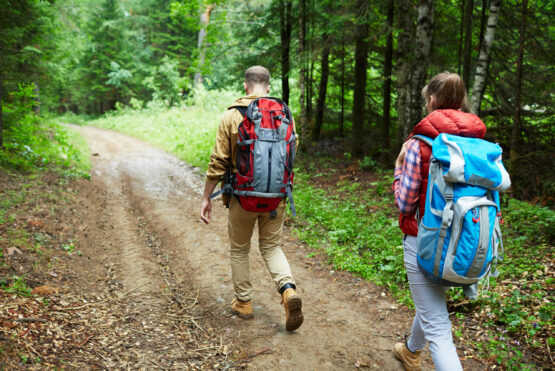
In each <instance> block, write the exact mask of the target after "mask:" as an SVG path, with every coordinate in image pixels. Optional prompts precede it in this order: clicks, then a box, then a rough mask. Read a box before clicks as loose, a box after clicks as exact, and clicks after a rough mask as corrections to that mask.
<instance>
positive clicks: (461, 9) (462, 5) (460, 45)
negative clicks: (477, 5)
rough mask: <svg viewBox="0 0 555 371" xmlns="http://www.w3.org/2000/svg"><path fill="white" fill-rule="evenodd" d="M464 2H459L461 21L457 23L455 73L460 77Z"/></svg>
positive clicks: (464, 0)
mask: <svg viewBox="0 0 555 371" xmlns="http://www.w3.org/2000/svg"><path fill="white" fill-rule="evenodd" d="M465 5H466V0H461V2H460V14H461V20H460V22H459V45H458V49H457V66H458V68H457V73H458V74H459V75H462V54H463V40H464V14H465V13H464V9H465V8H466V6H465Z"/></svg>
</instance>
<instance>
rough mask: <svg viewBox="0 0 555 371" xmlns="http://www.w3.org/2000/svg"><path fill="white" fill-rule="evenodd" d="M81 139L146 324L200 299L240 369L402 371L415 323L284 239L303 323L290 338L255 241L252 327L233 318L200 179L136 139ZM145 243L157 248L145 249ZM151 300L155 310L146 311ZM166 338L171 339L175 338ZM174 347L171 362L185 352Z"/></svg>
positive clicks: (219, 243)
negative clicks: (397, 350)
mask: <svg viewBox="0 0 555 371" xmlns="http://www.w3.org/2000/svg"><path fill="white" fill-rule="evenodd" d="M78 130H80V131H81V132H82V133H83V134H84V135H85V137H86V138H87V139H88V141H89V143H90V145H91V147H92V148H93V153H98V156H96V159H95V161H94V171H93V178H100V179H101V183H102V184H103V187H105V189H106V190H107V191H108V192H109V193H110V197H113V198H115V201H113V202H108V206H107V208H109V209H110V214H111V217H110V220H111V221H112V223H113V224H114V233H115V234H117V235H118V239H117V240H118V244H119V246H118V247H117V248H118V250H119V251H120V253H119V256H118V257H117V260H118V264H119V265H118V267H119V269H118V272H117V273H118V275H120V276H121V277H122V281H123V282H124V286H125V289H127V290H129V289H131V290H133V289H136V290H143V291H142V292H144V294H145V295H141V297H142V298H141V300H142V306H143V308H144V312H143V313H142V314H141V316H146V317H148V316H149V315H150V314H151V312H156V313H157V315H159V316H160V315H161V316H163V313H164V311H165V307H164V306H166V307H168V306H170V305H171V304H172V303H174V304H175V302H176V301H180V300H181V299H180V298H182V297H190V296H191V295H190V293H191V292H197V290H198V296H197V297H196V299H195V300H196V301H198V304H197V308H196V309H197V310H198V315H199V316H205V317H206V318H211V320H212V321H215V322H214V323H215V324H214V328H213V329H211V330H212V332H215V333H217V334H219V336H221V337H222V341H223V342H224V343H225V342H226V341H233V342H234V346H233V347H234V349H236V350H238V353H236V354H235V358H234V361H235V362H236V363H235V366H237V365H238V364H240V362H241V360H243V362H245V361H244V360H247V361H248V367H249V368H253V369H270V370H277V369H294V370H335V369H355V368H358V367H368V368H370V369H383V370H397V369H400V368H401V365H400V363H399V362H397V361H396V360H395V359H394V357H393V354H392V352H391V349H392V347H393V344H394V343H395V341H396V340H397V339H399V338H400V337H401V334H404V333H405V332H407V331H408V330H409V328H410V327H409V326H410V320H411V314H410V313H409V312H408V311H407V310H406V309H400V308H398V305H397V304H396V303H395V302H394V301H392V300H391V299H389V298H388V297H387V296H385V295H384V294H383V293H382V290H381V289H380V288H379V287H376V286H375V285H373V284H370V283H368V282H365V281H363V280H361V279H359V278H356V277H352V276H351V275H350V274H348V273H345V272H333V271H330V268H329V266H327V265H326V264H322V263H321V262H318V261H315V260H311V259H307V258H306V253H307V252H306V250H305V249H304V248H303V247H302V246H299V244H298V242H297V241H296V240H295V239H294V238H291V237H290V236H289V234H288V233H285V234H284V241H282V242H283V245H284V251H285V253H286V255H287V256H288V259H289V261H290V263H291V266H292V270H293V274H294V276H295V279H296V280H297V283H298V286H299V291H300V294H301V295H302V298H303V312H304V314H305V323H304V324H303V325H302V326H301V328H300V329H299V330H297V331H295V332H293V333H289V332H287V331H285V328H284V317H285V315H284V311H283V307H282V306H281V304H280V296H279V294H278V293H277V291H276V289H275V286H274V284H273V282H272V281H271V279H270V277H269V274H268V272H267V269H266V267H265V265H264V263H263V261H262V258H261V256H260V253H259V252H258V244H257V241H256V240H257V239H256V238H254V239H253V244H252V248H251V249H252V253H251V261H250V263H251V280H252V282H253V285H254V300H253V304H254V313H255V318H254V319H253V320H250V321H245V320H242V319H239V318H238V317H236V316H234V315H232V314H231V313H230V311H229V302H230V301H231V299H232V297H233V287H232V282H231V274H230V267H229V253H228V243H229V242H228V237H227V212H226V210H225V209H224V208H223V207H222V206H221V205H220V203H219V202H218V201H217V200H216V201H215V202H214V203H213V221H212V223H211V224H210V225H209V226H206V225H204V224H203V223H202V222H201V221H200V219H199V217H198V213H199V207H200V193H201V190H202V185H203V184H202V178H201V177H200V176H199V175H198V174H196V173H195V172H194V170H193V169H192V168H191V167H190V166H188V165H186V164H185V163H183V162H181V161H179V160H177V159H175V158H174V157H172V156H170V155H168V154H166V153H164V152H163V151H161V150H158V149H156V148H154V147H152V146H149V145H148V144H145V143H143V142H141V141H139V140H136V139H133V138H130V137H127V136H125V135H122V134H118V133H114V132H110V131H107V130H103V129H98V128H93V127H84V128H79V129H78ZM254 235H255V236H256V235H257V231H256V230H255V232H254ZM148 239H150V241H151V242H150V245H153V246H154V247H155V248H153V246H148V245H149V243H148V242H146V243H145V240H148ZM152 241H154V242H152ZM161 287H167V289H168V290H170V291H171V297H172V298H171V300H169V299H168V298H167V297H164V296H163V295H157V294H156V292H159V291H160V288H161ZM149 296H152V298H151V299H148V297H149ZM149 300H154V301H153V303H154V302H156V303H157V304H156V305H153V306H152V308H149ZM167 330H168V333H173V334H175V329H173V330H172V329H167ZM172 331H173V332H172ZM149 335H150V336H156V333H155V332H153V333H149ZM166 346H167V347H170V348H171V347H172V345H171V344H166ZM173 347H175V349H172V350H171V351H172V352H173V353H172V354H178V353H179V352H183V351H184V349H179V348H178V347H177V346H175V345H173ZM185 349H186V347H185ZM261 350H264V352H261ZM176 357H177V356H176ZM155 359H156V357H155ZM429 365H430V364H429V363H428V366H429ZM425 369H426V368H425ZM428 369H429V368H428Z"/></svg>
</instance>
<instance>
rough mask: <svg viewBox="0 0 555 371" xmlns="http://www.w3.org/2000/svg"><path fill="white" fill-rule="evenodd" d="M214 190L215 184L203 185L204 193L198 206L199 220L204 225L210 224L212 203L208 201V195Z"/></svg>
mask: <svg viewBox="0 0 555 371" xmlns="http://www.w3.org/2000/svg"><path fill="white" fill-rule="evenodd" d="M215 188H216V184H215V183H208V182H206V183H205V184H204V192H203V193H202V204H201V205H200V218H201V219H202V221H203V222H205V223H206V224H210V218H211V217H212V201H210V195H211V194H212V193H214V189H215Z"/></svg>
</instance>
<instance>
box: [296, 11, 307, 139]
mask: <svg viewBox="0 0 555 371" xmlns="http://www.w3.org/2000/svg"><path fill="white" fill-rule="evenodd" d="M299 8H300V9H299V54H300V57H301V58H300V59H301V68H300V71H299V91H300V96H299V105H300V109H301V115H300V117H299V122H298V123H297V131H298V132H299V133H302V132H303V130H304V129H305V125H306V105H305V94H306V87H305V84H306V82H305V77H306V56H305V46H306V45H305V43H306V40H305V27H306V19H305V13H306V4H305V0H300V4H299Z"/></svg>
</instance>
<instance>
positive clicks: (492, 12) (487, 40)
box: [470, 0, 501, 114]
mask: <svg viewBox="0 0 555 371" xmlns="http://www.w3.org/2000/svg"><path fill="white" fill-rule="evenodd" d="M500 7H501V0H492V1H491V4H490V8H489V16H488V26H487V29H486V33H485V36H484V39H483V40H482V47H481V48H480V55H479V56H478V62H477V63H476V75H475V76H474V85H473V87H472V97H471V98H470V105H471V106H472V110H473V111H474V112H475V113H476V114H479V113H480V105H481V103H482V96H483V95H484V90H485V87H486V71H487V67H488V60H489V55H490V51H491V46H492V45H493V39H494V37H495V30H496V28H497V19H498V18H499V8H500Z"/></svg>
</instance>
